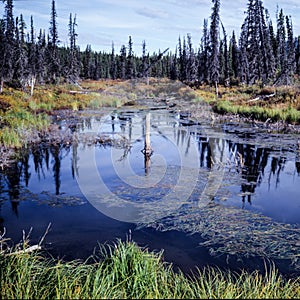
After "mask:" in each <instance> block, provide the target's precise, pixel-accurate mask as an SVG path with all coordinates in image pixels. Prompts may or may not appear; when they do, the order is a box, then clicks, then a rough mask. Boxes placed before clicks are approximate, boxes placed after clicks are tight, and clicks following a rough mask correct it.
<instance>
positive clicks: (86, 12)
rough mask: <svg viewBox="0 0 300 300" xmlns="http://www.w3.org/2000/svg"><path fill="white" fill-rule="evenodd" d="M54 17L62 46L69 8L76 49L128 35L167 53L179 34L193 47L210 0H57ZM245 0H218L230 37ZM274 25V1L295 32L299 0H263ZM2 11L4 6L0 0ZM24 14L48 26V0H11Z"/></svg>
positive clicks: (104, 46)
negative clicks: (74, 19) (74, 24)
mask: <svg viewBox="0 0 300 300" xmlns="http://www.w3.org/2000/svg"><path fill="white" fill-rule="evenodd" d="M55 3H56V12H57V22H58V30H59V38H60V40H61V45H63V44H67V43H68V36H67V30H68V22H69V15H70V13H72V15H73V16H74V15H75V14H76V16H77V24H78V27H77V33H78V41H77V43H78V45H79V46H80V49H81V50H84V49H85V48H86V45H87V44H90V45H91V46H92V49H93V50H95V51H106V52H110V51H111V45H112V42H114V46H115V51H116V52H119V50H120V48H121V46H122V45H125V46H127V44H128V38H129V36H131V37H132V41H133V50H134V52H135V53H136V54H137V55H140V54H141V51H142V46H141V45H142V42H143V40H145V41H146V45H147V50H148V51H149V52H150V53H153V52H156V53H157V52H158V50H159V49H160V50H161V51H163V50H165V49H166V48H168V47H169V48H170V50H171V51H172V52H174V51H175V47H176V45H177V42H178V37H179V36H181V37H183V36H186V35H187V34H188V33H189V34H191V37H192V42H193V44H194V47H198V45H199V43H200V39H201V36H202V29H203V20H204V19H205V18H206V19H209V17H210V15H211V8H212V2H211V0H186V1H180V0H88V1H84V0H81V1H73V0H56V1H55ZM247 3H248V0H221V20H222V22H223V24H224V26H225V29H226V31H227V33H228V35H229V36H231V34H232V31H233V30H235V32H236V35H237V36H239V32H240V28H241V25H242V23H243V20H244V18H245V15H244V11H245V10H246V9H247ZM263 4H264V7H265V8H267V9H268V10H269V13H270V16H271V20H272V21H273V24H274V25H275V23H276V18H275V14H276V9H277V5H278V6H279V8H282V9H283V11H284V14H285V15H291V16H292V21H293V28H294V34H295V35H300V0H278V1H277V2H276V1H273V0H264V1H263ZM0 9H1V11H0V12H1V15H3V11H4V10H3V9H4V5H3V4H1V5H0ZM21 13H22V14H23V17H24V19H25V22H26V24H27V26H28V28H29V26H30V16H31V15H32V16H33V19H34V26H35V28H36V29H40V28H42V29H45V30H46V31H48V28H49V21H50V13H51V0H15V1H14V16H15V17H16V16H18V15H20V14H21Z"/></svg>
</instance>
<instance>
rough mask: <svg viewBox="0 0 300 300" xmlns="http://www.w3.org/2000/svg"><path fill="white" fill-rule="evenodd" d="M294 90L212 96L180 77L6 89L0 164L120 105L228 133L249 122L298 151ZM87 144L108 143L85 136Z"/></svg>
mask: <svg viewBox="0 0 300 300" xmlns="http://www.w3.org/2000/svg"><path fill="white" fill-rule="evenodd" d="M298 94H299V92H298V88H296V87H294V88H292V87H286V88H278V89H277V90H274V89H273V88H272V89H271V88H269V89H268V88H264V89H257V88H254V87H252V88H246V87H244V88H243V87H241V88H236V89H233V88H223V89H220V94H219V97H220V98H217V99H216V97H215V94H214V91H213V89H212V88H211V87H208V86H203V87H197V89H194V88H191V87H189V86H187V85H185V84H183V83H181V82H179V81H171V80H168V79H156V78H150V79H149V82H147V81H146V80H145V79H137V80H128V81H119V80H117V81H112V80H100V81H90V80H89V81H83V82H80V85H77V86H72V85H67V84H66V85H62V86H43V87H39V88H38V89H37V90H36V91H35V94H34V95H33V96H32V97H29V95H28V93H26V91H15V90H12V89H6V90H5V91H4V93H3V94H1V95H0V104H1V105H0V154H1V155H0V167H1V168H4V167H5V166H7V165H8V164H9V162H10V161H11V160H13V159H14V158H15V157H16V156H15V153H17V151H16V150H17V149H19V148H22V147H24V146H25V147H26V146H28V145H29V144H34V143H45V144H51V143H60V144H70V143H72V142H73V141H74V139H78V135H76V134H73V133H74V129H75V127H76V126H77V124H79V123H80V122H83V121H84V120H85V119H86V118H89V117H90V116H91V115H95V114H96V115H99V116H101V115H103V114H105V113H107V112H108V111H109V110H111V108H120V107H128V108H129V107H131V108H132V107H134V108H147V109H150V110H151V109H152V110H154V109H168V110H172V111H174V112H176V113H178V114H179V115H180V117H181V118H182V119H183V120H184V121H183V124H184V125H193V124H205V125H209V126H213V127H221V128H222V127H223V126H224V125H225V126H228V124H229V125H230V128H231V130H232V131H239V130H241V131H243V128H244V127H245V125H246V128H248V129H247V130H249V126H250V127H251V130H253V131H254V132H255V131H257V132H258V133H259V134H260V135H261V134H263V135H264V134H265V135H269V134H286V133H288V134H292V135H293V137H294V141H293V142H292V143H293V149H294V150H295V151H299V150H300V140H299V137H298V134H299V133H300V125H299V121H300V117H299V116H298V113H299V111H298V109H299V107H300V104H299V103H298V102H300V101H299V99H300V96H299V95H298ZM272 114H273V115H272ZM299 114H300V113H299ZM272 116H273V117H272ZM281 117H282V118H281ZM62 120H63V126H61V125H60V121H62ZM86 142H88V143H91V142H101V143H106V142H107V143H109V142H111V141H109V140H103V138H102V139H101V138H100V137H94V138H92V137H89V139H88V140H87V141H86ZM289 147H290V146H289Z"/></svg>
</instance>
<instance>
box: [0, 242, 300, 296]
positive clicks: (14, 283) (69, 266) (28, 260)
mask: <svg viewBox="0 0 300 300" xmlns="http://www.w3.org/2000/svg"><path fill="white" fill-rule="evenodd" d="M0 280H1V287H0V294H1V297H2V298H3V299H21V298H22V299H129V298H130V299H158V298H160V299H177V298H178V299H181V298H190V299H195V298H205V299H208V298H213V299H225V298H231V299H237V298H242V299H245V298H249V299H253V298H256V299H259V298H286V299H287V298H290V299H292V298H294V299H296V298H299V296H300V291H299V278H295V279H289V280H287V279H284V278H283V277H282V276H280V275H279V274H278V272H277V271H276V270H275V268H273V267H272V268H270V271H268V272H267V273H266V274H265V275H262V274H259V273H258V272H254V273H247V272H245V271H241V272H240V273H232V272H224V271H221V270H219V269H216V268H212V267H207V268H204V269H203V270H199V269H198V271H197V273H195V274H193V275H190V276H185V275H184V274H183V273H182V272H181V271H177V272H174V271H173V268H172V265H171V264H169V263H166V262H164V261H163V251H160V252H149V251H148V249H147V248H141V247H139V246H138V245H137V244H136V243H135V242H133V241H126V242H122V241H120V240H118V241H117V242H115V243H113V244H111V245H100V246H99V251H97V252H95V254H94V255H93V256H91V257H90V258H89V259H88V260H87V261H85V262H82V261H79V260H75V261H71V262H63V261H60V260H54V259H53V258H51V257H48V256H46V254H41V253H38V252H35V253H33V252H32V253H25V252H21V253H19V254H13V253H5V254H4V253H3V252H2V253H1V255H0Z"/></svg>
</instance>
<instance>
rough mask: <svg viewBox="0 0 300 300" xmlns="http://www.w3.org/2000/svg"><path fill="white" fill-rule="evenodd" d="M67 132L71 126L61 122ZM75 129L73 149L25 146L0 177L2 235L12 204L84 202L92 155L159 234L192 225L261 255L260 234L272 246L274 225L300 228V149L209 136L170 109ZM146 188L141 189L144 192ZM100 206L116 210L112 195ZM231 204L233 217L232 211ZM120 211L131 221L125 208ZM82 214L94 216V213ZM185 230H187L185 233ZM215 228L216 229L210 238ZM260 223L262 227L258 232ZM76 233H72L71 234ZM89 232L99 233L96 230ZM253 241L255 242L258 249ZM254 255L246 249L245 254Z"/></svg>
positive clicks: (120, 115)
mask: <svg viewBox="0 0 300 300" xmlns="http://www.w3.org/2000/svg"><path fill="white" fill-rule="evenodd" d="M99 123H101V125H102V126H101V132H99V133H97V135H96V136H93V137H90V136H89V135H88V134H90V133H91V132H93V131H94V127H95V125H97V124H99ZM60 126H61V128H62V130H64V129H65V128H64V126H65V125H64V123H63V122H62V123H61V124H60ZM71 130H72V131H73V132H74V134H76V135H78V138H76V139H74V141H73V144H67V143H56V144H53V145H50V146H49V145H46V144H39V145H34V146H33V147H31V148H29V149H23V150H22V152H21V153H20V159H19V160H18V161H17V162H15V163H13V164H12V165H11V167H10V168H9V169H7V170H5V171H2V172H1V173H0V231H2V232H3V230H4V227H5V226H6V223H7V221H9V218H11V216H10V215H9V214H4V213H3V209H2V207H3V206H4V204H6V203H9V205H10V206H11V210H12V211H13V213H14V216H18V215H19V214H20V215H21V213H20V211H21V209H23V207H21V208H20V203H21V202H22V201H23V200H34V201H37V203H45V204H48V205H49V206H51V207H52V206H54V207H56V206H59V207H61V206H62V205H63V206H64V205H70V204H72V205H73V204H74V205H80V204H82V199H84V196H83V195H82V193H81V192H80V190H79V187H78V185H77V182H76V178H78V177H80V176H81V175H82V174H83V173H82V171H83V168H82V167H83V166H82V165H81V164H80V163H81V162H82V160H83V154H84V153H87V151H88V149H89V148H93V149H96V152H95V153H96V156H97V157H96V159H95V161H96V164H97V167H98V171H99V170H100V171H101V176H102V177H103V181H104V182H105V185H106V187H107V189H108V190H109V192H111V193H115V194H116V195H118V196H119V197H120V199H123V200H124V202H123V203H128V205H129V206H130V208H131V209H132V210H131V213H136V212H137V210H135V209H136V206H135V205H140V206H142V207H145V208H146V209H145V210H144V212H140V211H138V213H139V214H138V215H139V217H140V216H141V215H142V217H143V218H144V219H143V220H146V221H147V222H148V223H147V224H150V225H151V226H152V225H153V227H155V228H157V227H156V226H162V227H163V226H165V227H166V226H169V227H168V228H169V229H170V228H173V227H172V226H173V225H174V224H175V225H174V229H176V230H182V231H183V232H185V230H187V228H188V229H189V230H190V231H191V232H193V230H196V228H198V229H199V228H200V229H199V230H201V234H202V235H203V236H204V237H207V236H209V237H211V236H210V234H211V233H212V236H213V238H215V237H216V236H218V237H223V238H226V245H227V246H228V245H232V244H231V242H232V240H235V241H238V242H239V243H240V244H241V245H247V247H248V246H249V249H248V250H249V251H250V250H251V251H252V253H255V252H257V251H258V250H259V251H261V253H263V251H264V250H265V248H264V246H265V245H263V246H262V247H261V248H260V249H258V248H259V246H258V243H259V239H260V236H259V234H262V236H264V237H265V244H266V243H268V242H269V241H271V240H272V239H273V236H272V230H274V228H273V227H272V228H271V227H269V224H270V223H271V222H270V220H272V222H273V221H276V222H281V223H285V224H283V225H284V226H285V225H286V224H295V225H296V226H298V225H299V223H300V220H299V212H300V211H299V210H300V205H299V184H300V157H299V152H293V151H286V150H283V149H278V147H275V148H274V147H272V145H268V146H262V145H261V144H256V143H255V137H254V135H253V134H251V135H245V136H246V140H241V136H243V135H239V139H235V138H233V137H232V136H231V135H230V134H223V133H220V131H219V132H217V130H213V132H211V131H208V130H207V128H204V127H203V126H201V125H200V124H194V123H191V124H190V125H188V124H187V123H185V124H184V125H183V123H182V119H180V117H178V116H176V115H174V114H172V113H169V112H167V111H150V112H149V111H121V112H118V111H115V112H113V113H112V114H111V115H109V116H108V117H107V118H106V119H105V121H104V120H103V118H97V117H90V118H88V117H87V118H86V119H85V120H84V121H82V122H80V123H78V124H76V126H72V128H71ZM250 136H251V142H249V137H250ZM102 137H104V138H103V139H102ZM100 140H101V141H102V142H99V141H100ZM103 141H104V142H103ZM105 141H106V142H105ZM93 144H95V148H94V145H93ZM112 149H113V150H112ZM195 149H196V150H195ZM195 153H196V154H197V156H196V157H195V156H194V154H195ZM89 158H90V157H89ZM182 159H185V161H186V162H188V163H189V164H187V166H186V168H185V169H184V171H185V173H184V174H185V176H186V178H184V179H183V180H182V178H181V177H180V176H181V173H183V171H182ZM195 169H196V170H197V175H198V177H197V178H192V177H193V176H194V173H193V172H190V170H195ZM162 170H163V174H162V175H163V176H161V177H160V174H161V173H162ZM159 172H161V173H159ZM93 180H94V178H91V182H90V184H91V186H93V185H97V184H98V183H97V181H96V180H95V181H93ZM193 180H194V181H195V182H196V185H195V186H194V188H193V190H191V191H190V194H188V195H189V196H190V197H189V199H184V196H183V197H182V195H183V190H184V188H186V187H188V186H189V183H190V181H193ZM140 182H141V183H142V185H140V186H139V185H138V183H140ZM172 191H173V192H174V191H175V192H174V194H175V195H174V199H171V200H172V201H166V203H163V201H161V199H163V198H165V197H167V196H168V195H170V194H171V192H172ZM172 195H173V194H172ZM200 195H201V197H202V198H203V199H204V198H205V197H206V198H205V199H206V201H208V202H207V203H208V204H209V205H210V206H209V205H208V206H207V207H202V208H201V207H200V206H199V205H198V204H199V198H200ZM203 199H202V200H203ZM205 199H204V200H205ZM169 200H170V199H169ZM177 200H178V201H177ZM101 201H103V202H105V201H106V204H107V205H108V209H109V208H113V205H114V203H113V201H112V199H111V197H107V199H104V197H103V199H101ZM24 202H25V201H24ZM232 206H233V207H234V208H235V210H231V207H232ZM240 208H242V209H240ZM24 209H25V208H24ZM118 210H119V211H120V209H118ZM121 211H122V212H123V213H124V214H125V212H126V208H122V209H121ZM253 211H254V212H255V213H259V214H260V216H267V217H268V218H267V219H264V220H263V222H262V219H261V217H258V216H257V215H252V214H251V213H252V212H253ZM143 213H144V215H143ZM31 214H33V215H34V214H35V211H32V212H31ZM79 215H80V217H81V218H82V219H87V220H88V219H89V216H88V215H81V214H79ZM71 216H72V215H71ZM253 216H254V217H253ZM41 218H43V217H42V216H41ZM65 218H66V219H68V218H72V217H68V216H66V217H65ZM20 219H21V217H20ZM253 220H255V221H253ZM31 221H32V220H30V219H28V220H27V221H26V222H27V223H28V224H29V223H30V222H31ZM264 222H265V223H264ZM187 223H188V226H189V227H186V226H187ZM229 223H232V224H229ZM211 224H213V226H215V227H214V228H213V230H212V231H210V232H209V233H207V230H208V228H209V226H210V225H211ZM257 224H258V226H261V228H257V227H256V225H257ZM30 226H34V224H30ZM197 226H198V227H197ZM191 228H192V229H191ZM62 230H63V231H64V230H65V228H63V229H62ZM72 230H74V229H73V228H71V227H68V232H69V233H72ZM90 230H91V231H93V230H94V229H93V225H91V227H90ZM259 230H261V232H259ZM280 230H281V229H280ZM280 230H279V229H278V230H277V231H276V230H275V231H274V232H275V233H276V235H277V236H278V237H279V238H281V239H282V241H280V242H283V243H285V244H284V245H285V246H286V249H287V251H289V249H290V248H289V247H290V245H294V244H292V243H294V242H295V241H294V240H295V238H297V232H296V231H295V232H296V233H295V232H294V231H293V230H291V239H292V236H293V240H291V241H292V242H290V241H288V240H285V237H281V236H280V235H279V234H277V233H278V232H280ZM289 230H290V228H289ZM187 231H188V230H187ZM241 231H244V232H243V233H244V234H245V235H246V240H245V237H244V236H241V234H240V233H241ZM248 231H249V232H248ZM258 232H259V234H258ZM263 232H265V233H264V234H265V235H263ZM268 234H269V235H268ZM254 236H255V243H256V244H255V245H254V246H253V243H254V242H253V241H254ZM213 238H212V239H213ZM220 241H223V240H220ZM251 241H252V242H253V243H252V244H251ZM207 245H210V244H209V243H208V244H207ZM227 246H226V247H227ZM226 247H224V248H226ZM228 247H229V246H228ZM228 247H227V248H226V251H227V250H228ZM238 247H240V246H239V245H238ZM256 247H257V248H256ZM229 248H230V247H229ZM244 248H246V247H243V249H244ZM295 249H296V248H295ZM295 249H294V250H295ZM246 250H247V249H244V250H243V251H245V253H246ZM248 250H247V251H248ZM228 251H229V252H230V251H233V250H232V249H229V250H228ZM271 253H272V254H273V252H271ZM276 255H277V254H276Z"/></svg>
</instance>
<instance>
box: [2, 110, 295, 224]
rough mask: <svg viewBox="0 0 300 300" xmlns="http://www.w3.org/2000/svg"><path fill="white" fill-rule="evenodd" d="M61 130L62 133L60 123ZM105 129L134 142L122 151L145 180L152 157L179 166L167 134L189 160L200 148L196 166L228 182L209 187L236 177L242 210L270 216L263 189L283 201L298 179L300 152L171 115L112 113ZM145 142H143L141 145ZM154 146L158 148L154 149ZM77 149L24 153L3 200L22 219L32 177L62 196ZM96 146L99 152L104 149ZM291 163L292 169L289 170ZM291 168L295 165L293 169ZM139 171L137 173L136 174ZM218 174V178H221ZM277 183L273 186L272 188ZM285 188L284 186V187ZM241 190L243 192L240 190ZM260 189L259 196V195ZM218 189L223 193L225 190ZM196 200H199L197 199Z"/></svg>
mask: <svg viewBox="0 0 300 300" xmlns="http://www.w3.org/2000/svg"><path fill="white" fill-rule="evenodd" d="M97 121H98V122H103V119H98V120H97V118H93V117H90V118H85V120H84V121H82V122H79V123H78V124H77V125H76V126H72V128H71V129H72V131H73V132H77V133H84V132H87V131H89V130H93V126H94V125H93V124H95V123H97ZM61 127H62V128H63V125H62V124H61ZM104 130H105V132H106V133H110V134H112V136H114V135H117V134H119V135H120V134H122V135H123V136H124V137H125V138H126V139H127V140H128V141H129V142H130V143H131V146H130V147H127V148H126V149H123V150H124V152H123V159H125V158H128V157H129V158H130V159H133V160H135V163H134V165H137V166H139V162H138V160H141V162H142V163H143V170H144V174H145V175H146V176H148V175H149V174H150V173H151V159H152V154H153V153H155V154H157V153H160V154H164V155H165V156H166V157H167V163H168V164H173V163H174V164H175V165H176V164H178V162H177V161H176V159H175V158H174V157H173V155H174V153H173V152H172V151H173V150H172V149H171V148H170V147H169V146H166V145H167V143H166V144H164V142H162V141H164V140H165V141H167V140H168V135H170V134H171V135H173V137H174V140H175V141H176V146H177V147H182V148H183V149H184V151H183V152H184V155H185V156H186V157H189V151H190V149H191V147H192V146H193V147H194V146H195V144H196V145H197V151H198V155H199V157H198V159H199V161H198V162H194V164H197V165H198V166H199V168H200V169H204V170H208V171H209V170H213V169H214V168H215V169H218V170H219V169H223V170H225V171H224V172H225V173H224V174H225V175H224V179H223V178H221V180H223V182H221V183H220V182H219V181H220V176H215V177H214V178H211V183H210V185H211V186H216V187H217V185H218V184H223V186H225V185H226V184H227V185H229V183H231V180H233V179H237V178H238V180H237V181H236V182H235V183H234V184H233V185H235V188H233V189H232V193H233V195H231V196H229V197H228V198H229V200H230V199H231V198H232V197H236V196H237V195H239V197H240V201H241V202H240V207H242V208H244V209H246V208H247V207H249V205H250V206H251V205H255V204H257V203H259V205H260V206H261V207H262V206H264V208H263V209H264V213H266V214H268V211H266V210H267V208H266V206H265V204H264V203H263V201H264V200H263V199H264V198H269V196H268V194H267V193H266V191H265V190H263V189H264V187H265V186H267V187H268V191H269V192H274V191H276V190H278V193H281V196H282V197H283V198H284V197H285V196H286V193H289V192H290V190H289V191H287V190H284V186H285V184H286V182H287V181H289V178H290V177H289V175H290V174H291V173H292V174H296V176H298V177H299V175H300V159H299V153H292V152H285V151H280V152H278V151H274V150H273V149H272V147H260V146H257V145H255V144H253V143H251V144H250V143H247V142H245V143H241V142H235V141H234V140H231V139H230V138H229V137H230V136H229V135H226V136H224V137H213V136H209V135H207V134H206V133H205V131H204V130H203V128H202V127H201V125H199V124H193V125H192V126H186V124H185V126H183V125H182V123H181V119H180V118H177V117H176V116H175V115H173V114H170V113H168V112H163V113H160V112H151V114H150V113H149V112H148V113H141V112H126V111H122V112H114V113H113V114H111V115H110V118H109V121H108V123H107V127H105V128H104ZM154 134H157V136H159V138H160V139H158V138H156V137H155V135H154ZM141 137H143V140H142V139H141ZM247 138H249V137H247ZM152 139H153V141H152ZM252 139H253V137H252ZM142 141H143V143H142ZM151 143H154V144H153V145H152V144H151ZM132 145H136V147H139V149H137V150H138V151H139V152H140V153H141V152H142V154H143V155H142V156H139V155H138V151H137V152H134V148H132ZM102 146H103V147H104V146H107V145H102ZM79 147H82V145H81V144H80V143H76V142H74V143H73V145H71V144H65V143H56V144H53V145H51V146H46V145H44V144H40V145H35V146H33V147H31V148H29V149H23V150H22V153H21V155H20V159H19V160H18V161H17V162H15V163H13V164H12V165H11V167H10V168H9V169H7V170H5V171H3V172H2V173H1V174H0V183H1V185H0V195H1V199H2V200H1V201H4V200H9V201H10V203H11V207H12V210H13V212H14V213H15V214H16V215H18V206H19V202H20V195H21V194H22V193H23V190H24V187H28V186H29V183H30V180H31V176H32V174H33V172H34V174H35V176H36V177H37V178H38V181H42V180H47V181H49V177H52V180H53V181H52V182H53V184H54V187H55V188H54V190H55V192H54V194H55V195H57V196H59V195H60V194H61V186H62V184H63V182H62V176H63V174H65V173H66V172H69V173H70V174H71V177H72V178H73V179H74V181H75V177H76V175H78V174H80V170H79V169H78V159H79V156H80V155H79V153H78V150H79ZM97 147H101V145H98V146H97ZM155 149H156V150H155ZM131 151H132V152H131ZM153 151H154V152H153ZM155 151H157V152H155ZM154 157H155V156H154ZM65 160H70V161H71V163H70V164H69V170H66V169H65V168H64V170H62V161H65ZM154 162H155V160H154ZM287 163H288V164H289V165H288V169H287V170H286V165H287ZM291 164H293V167H292V168H291ZM232 169H234V172H235V173H232ZM125 172H126V170H125ZM137 172H139V171H138V170H137ZM216 174H217V175H218V174H220V173H216ZM50 175H51V176H50ZM222 176H223V175H222ZM109 180H111V179H109ZM224 182H225V183H224ZM297 182H298V183H299V179H297ZM297 182H295V185H294V188H293V189H294V194H293V193H292V192H293V191H292V192H291V194H290V199H289V202H288V203H286V204H285V205H287V206H288V205H290V204H291V203H292V202H293V203H296V201H297V203H298V201H299V199H298V196H296V198H292V197H293V195H295V194H296V195H297V187H296V185H297ZM273 183H275V184H274V186H273ZM281 183H282V186H281V188H280V184H281ZM73 184H74V182H73ZM238 185H239V188H238V189H237V187H238ZM260 187H261V189H260V191H259V193H260V195H259V193H257V190H258V189H259V188H260ZM71 190H72V186H70V187H69V190H68V189H65V190H64V191H63V192H64V193H68V192H70V191H71ZM217 190H218V187H217V188H216V191H217ZM220 190H221V192H222V191H224V188H223V189H220ZM237 190H238V192H239V193H238V194H237V193H236V192H235V191H237ZM262 190H263V191H262ZM216 191H215V192H216ZM196 192H197V193H198V192H199V191H198V190H197V191H196ZM196 192H195V193H196ZM234 193H236V194H234ZM148 196H149V195H148ZM150 196H151V195H150ZM193 197H197V195H194V196H193ZM210 197H211V198H212V199H218V198H221V197H222V195H220V191H219V192H218V194H217V195H213V194H211V195H210ZM259 199H260V200H259ZM0 203H1V202H0ZM229 203H230V204H233V205H235V204H236V203H235V202H234V201H233V200H232V201H231V202H230V201H229ZM246 204H248V205H246ZM293 207H297V205H296V204H293ZM272 214H273V212H272ZM278 214H279V213H278ZM273 215H274V214H273ZM275 215H276V214H275ZM279 215H280V214H279ZM285 218H286V222H288V219H289V218H288V217H287V216H286V217H285ZM298 221H299V220H298ZM293 222H295V218H293ZM2 223H3V222H2Z"/></svg>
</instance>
